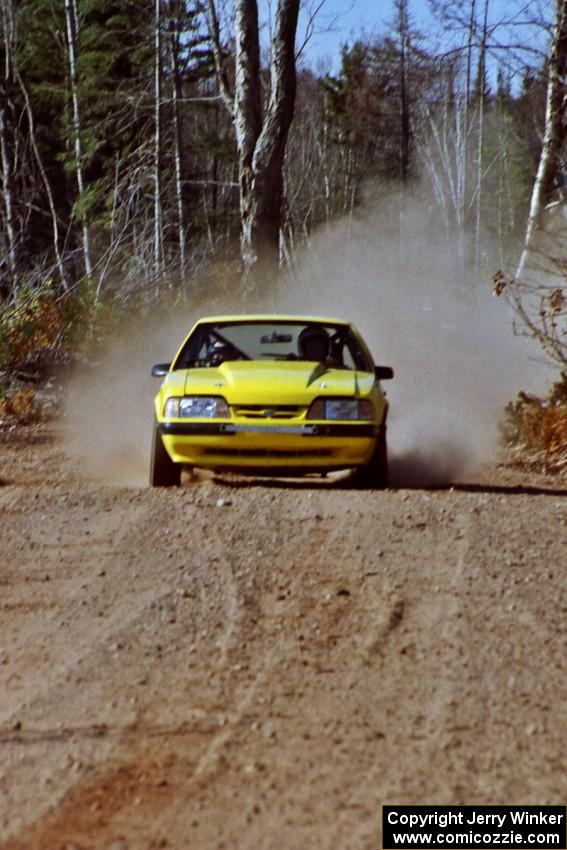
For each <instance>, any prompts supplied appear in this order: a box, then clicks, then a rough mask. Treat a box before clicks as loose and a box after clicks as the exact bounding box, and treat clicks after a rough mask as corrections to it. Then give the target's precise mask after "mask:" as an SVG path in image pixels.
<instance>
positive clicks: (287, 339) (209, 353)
mask: <svg viewBox="0 0 567 850" xmlns="http://www.w3.org/2000/svg"><path fill="white" fill-rule="evenodd" d="M314 328H315V329H317V331H319V332H321V331H322V332H323V337H324V336H325V335H326V337H327V338H328V357H327V358H326V363H327V365H328V366H330V367H332V368H338V369H350V370H353V369H360V370H362V371H371V370H372V365H371V363H369V361H368V358H367V357H366V355H365V354H364V352H363V351H361V349H360V346H359V344H358V342H357V340H356V338H355V337H354V335H353V334H352V332H351V331H350V329H349V328H348V327H346V326H344V325H341V326H337V325H329V324H324V323H322V322H319V323H317V322H302V323H300V322H293V321H290V322H260V321H259V322H220V323H217V324H207V323H203V324H200V325H198V326H197V328H196V329H195V331H194V333H193V334H191V336H190V337H189V339H188V340H187V342H186V343H185V345H184V347H183V349H182V351H181V352H180V354H179V357H178V358H177V361H176V363H175V364H174V368H176V369H180V368H187V367H189V366H196V367H208V366H211V365H218V364H219V362H222V361H224V360H259V361H262V362H270V361H274V360H275V361H282V360H289V361H294V360H305V359H309V357H307V356H306V355H305V352H304V348H305V346H302V344H301V339H302V338H304V336H305V333H308V332H310V331H311V332H312V331H313V329H314Z"/></svg>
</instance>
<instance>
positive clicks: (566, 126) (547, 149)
mask: <svg viewBox="0 0 567 850" xmlns="http://www.w3.org/2000/svg"><path fill="white" fill-rule="evenodd" d="M566 113H567V0H556V22H555V28H554V32H553V40H552V44H551V53H550V57H549V76H548V83H547V101H546V111H545V131H544V136H543V144H542V149H541V154H540V159H539V166H538V170H537V173H536V177H535V180H534V185H533V190H532V198H531V203H530V211H529V215H528V223H527V227H526V235H525V238H524V248H523V251H522V254H521V256H520V262H519V263H518V268H517V270H516V279H517V280H519V281H521V280H522V278H523V277H524V275H525V274H526V271H527V267H528V264H529V261H530V257H531V255H532V254H534V253H535V252H536V242H537V235H538V230H539V229H540V226H541V219H542V215H543V212H544V210H545V207H546V205H547V204H548V203H549V202H550V200H551V198H552V195H553V188H554V183H555V179H556V177H557V174H558V170H559V167H560V152H561V148H562V146H563V143H564V141H565V138H566V135H567V123H566Z"/></svg>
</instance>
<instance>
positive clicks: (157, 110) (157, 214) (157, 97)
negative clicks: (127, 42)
mask: <svg viewBox="0 0 567 850" xmlns="http://www.w3.org/2000/svg"><path fill="white" fill-rule="evenodd" d="M154 14H155V19H154V63H155V65H154V122H155V126H154V169H153V170H154V173H153V178H154V274H155V276H156V278H159V277H160V276H161V274H162V271H163V223H162V217H163V216H162V209H163V201H162V186H161V129H162V128H161V75H162V69H161V59H162V56H161V0H155V3H154Z"/></svg>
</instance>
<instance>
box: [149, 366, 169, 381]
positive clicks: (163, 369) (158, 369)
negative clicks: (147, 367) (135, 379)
mask: <svg viewBox="0 0 567 850" xmlns="http://www.w3.org/2000/svg"><path fill="white" fill-rule="evenodd" d="M170 368H171V363H156V364H155V366H152V378H163V376H164V375H167V373H168V372H169V370H170Z"/></svg>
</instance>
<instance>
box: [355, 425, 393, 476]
mask: <svg viewBox="0 0 567 850" xmlns="http://www.w3.org/2000/svg"><path fill="white" fill-rule="evenodd" d="M354 483H355V485H356V486H357V487H364V488H376V489H380V490H383V489H384V488H386V487H389V486H390V472H389V469H388V443H387V440H386V429H385V428H382V430H381V431H380V436H379V437H378V441H377V443H376V448H375V449H374V453H373V455H372V457H371V458H370V460H369V462H368V463H367V464H366V466H361V467H360V468H359V469H357V470H356V472H355V473H354Z"/></svg>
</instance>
